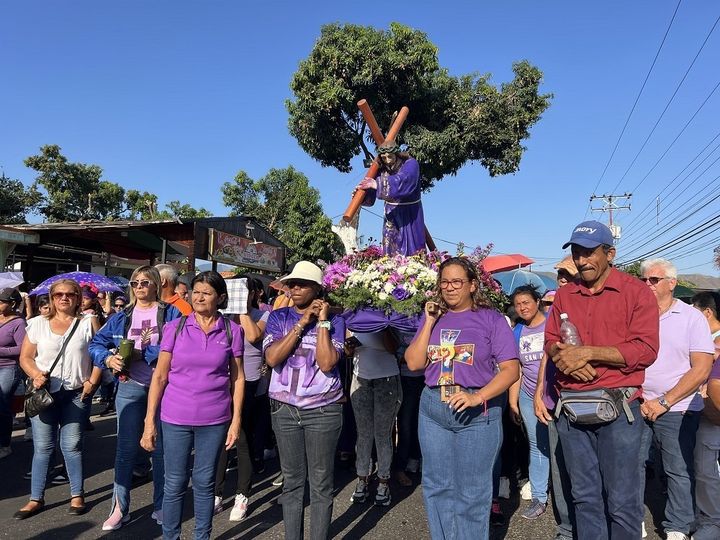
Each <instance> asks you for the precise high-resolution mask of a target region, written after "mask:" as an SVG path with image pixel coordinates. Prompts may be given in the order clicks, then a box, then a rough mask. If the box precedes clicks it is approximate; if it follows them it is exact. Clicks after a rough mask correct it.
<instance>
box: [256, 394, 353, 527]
mask: <svg viewBox="0 0 720 540" xmlns="http://www.w3.org/2000/svg"><path fill="white" fill-rule="evenodd" d="M270 415H271V417H272V426H273V431H275V438H276V439H277V446H278V450H279V451H280V467H281V468H282V473H283V479H284V481H283V487H282V495H281V496H280V499H279V502H280V504H282V508H283V523H284V524H285V539H286V540H300V539H301V538H303V520H304V511H305V505H304V504H303V498H304V493H305V478H307V479H308V480H309V482H310V538H312V540H324V539H326V538H329V533H330V521H331V519H332V510H333V483H334V472H335V449H336V448H337V442H338V439H339V438H340V431H341V430H342V421H343V412H342V404H340V403H332V404H330V405H325V406H324V407H318V408H316V409H298V408H297V407H293V406H292V405H288V404H287V403H282V402H280V401H275V400H271V401H270Z"/></svg>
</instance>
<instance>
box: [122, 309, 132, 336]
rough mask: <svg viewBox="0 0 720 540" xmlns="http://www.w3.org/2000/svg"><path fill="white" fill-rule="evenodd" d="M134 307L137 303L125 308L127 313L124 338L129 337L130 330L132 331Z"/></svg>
mask: <svg viewBox="0 0 720 540" xmlns="http://www.w3.org/2000/svg"><path fill="white" fill-rule="evenodd" d="M133 309H135V305H134V304H133V305H132V306H128V307H126V308H125V309H124V310H123V313H125V324H124V326H123V333H122V335H123V339H127V336H128V332H129V331H130V325H131V324H132V314H133Z"/></svg>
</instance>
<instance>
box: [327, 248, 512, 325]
mask: <svg viewBox="0 0 720 540" xmlns="http://www.w3.org/2000/svg"><path fill="white" fill-rule="evenodd" d="M491 247H492V246H488V247H486V248H484V249H476V250H475V251H474V252H473V253H472V254H471V255H469V256H468V258H469V259H470V260H472V262H473V263H474V264H475V265H476V266H477V267H478V273H479V275H480V278H481V283H480V286H481V288H482V289H483V292H484V293H485V296H486V297H487V299H488V301H489V302H490V303H491V304H492V305H493V306H495V307H497V308H499V309H502V307H503V304H504V303H505V302H507V298H506V297H505V295H504V294H503V293H502V290H501V289H500V287H499V285H498V284H497V283H496V282H495V280H493V279H492V277H491V276H490V275H489V274H488V273H487V272H485V271H484V270H483V268H482V265H481V264H480V262H481V261H482V259H483V258H485V256H487V253H488V252H489V250H490V249H491ZM449 257H450V255H449V254H448V253H447V252H438V251H431V252H429V253H426V252H419V253H417V254H416V255H410V256H405V255H393V256H387V255H384V254H383V252H382V249H381V248H380V247H378V246H370V247H368V248H367V249H365V250H362V251H359V252H357V253H353V254H350V255H346V256H345V257H343V258H342V259H340V260H338V261H336V262H334V263H333V264H330V265H328V266H327V267H326V268H325V272H324V276H323V285H324V287H325V289H326V290H327V291H328V293H329V296H330V300H331V301H332V302H333V303H336V304H339V305H340V306H342V307H343V308H345V309H362V308H364V307H372V308H375V309H380V310H383V311H385V312H386V313H390V312H396V313H401V314H403V315H418V314H420V313H422V311H423V307H424V305H425V303H426V302H427V301H428V300H429V299H431V298H432V297H433V296H434V295H435V285H436V282H437V272H438V268H439V267H440V264H441V263H442V262H443V261H444V260H446V259H448V258H449Z"/></svg>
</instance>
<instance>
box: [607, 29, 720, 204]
mask: <svg viewBox="0 0 720 540" xmlns="http://www.w3.org/2000/svg"><path fill="white" fill-rule="evenodd" d="M718 22H720V16H718V18H717V19H715V23H714V24H713V25H712V28H710V31H709V32H708V34H707V35H706V36H705V40H704V41H703V42H702V45H700V48H699V49H698V51H697V53H695V57H694V58H693V60H692V62H690V65H689V66H688V68H687V70H685V74H684V75H683V76H682V79H680V82H679V83H678V84H677V86H676V87H675V91H674V92H673V93H672V96H670V99H669V100H668V102H667V104H666V105H665V108H664V109H663V111H662V112H661V113H660V116H659V117H658V119H657V121H656V122H655V124H654V125H653V127H652V129H651V130H650V133H649V134H648V136H647V137H646V138H645V140H644V141H643V144H642V146H641V147H640V150H638V152H637V154H635V157H634V158H633V160H632V161H631V162H630V165H628V168H627V169H626V170H625V172H624V173H623V175H622V176H621V177H620V180H618V182H617V184H615V187H614V188H612V190H611V191H616V190H617V188H618V187H619V186H620V183H621V182H622V181H623V180H624V179H625V177H626V176H627V173H629V172H630V169H632V167H633V165H635V162H636V161H637V159H638V157H640V154H641V153H642V151H643V150H644V149H645V146H646V145H647V143H648V141H649V140H650V137H652V135H653V133H655V130H656V129H657V127H658V125H659V124H660V121H661V120H662V119H663V117H664V116H665V113H666V112H667V110H668V109H669V108H670V105H671V104H672V102H673V101H674V100H675V96H677V93H678V92H679V91H680V87H681V86H682V85H683V83H684V82H685V79H686V78H687V76H688V74H689V73H690V70H691V69H692V68H693V66H694V65H695V62H696V61H697V59H698V57H699V56H700V53H701V52H702V50H703V49H704V48H705V44H706V43H707V42H708V40H709V39H710V36H711V35H712V33H713V32H714V31H715V27H716V26H717V24H718ZM719 84H720V83H719ZM716 89H717V87H716ZM714 92H715V90H713V91H712V92H711V93H710V95H712V94H713V93H714ZM708 98H709V96H708ZM706 101H707V98H706ZM704 103H705V102H703V105H704ZM700 108H702V106H701V107H700ZM698 110H699V109H698ZM695 114H697V111H696V113H695ZM694 117H695V115H693V118H694ZM684 129H685V128H683V131H684Z"/></svg>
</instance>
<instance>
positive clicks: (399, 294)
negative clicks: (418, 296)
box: [392, 286, 410, 300]
mask: <svg viewBox="0 0 720 540" xmlns="http://www.w3.org/2000/svg"><path fill="white" fill-rule="evenodd" d="M392 295H393V298H395V300H405V299H406V298H408V297H409V296H410V294H409V293H408V292H407V291H406V290H405V288H404V287H402V286H400V287H395V289H394V290H393V292H392Z"/></svg>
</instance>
